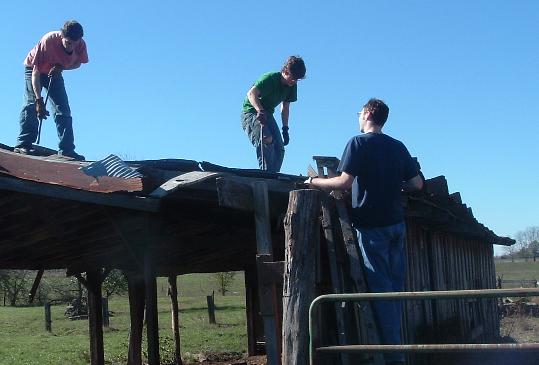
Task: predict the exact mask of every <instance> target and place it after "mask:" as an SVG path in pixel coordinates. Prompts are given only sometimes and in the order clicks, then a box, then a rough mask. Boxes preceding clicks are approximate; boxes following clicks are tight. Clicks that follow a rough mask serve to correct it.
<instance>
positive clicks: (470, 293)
mask: <svg viewBox="0 0 539 365" xmlns="http://www.w3.org/2000/svg"><path fill="white" fill-rule="evenodd" d="M531 296H539V289H524V288H519V289H478V290H444V291H424V292H390V293H353V294H326V295H321V296H319V297H317V298H315V299H314V300H313V301H312V303H311V306H310V308H309V358H310V364H311V365H314V358H315V356H314V355H315V351H317V352H324V353H352V352H355V353H357V352H382V353H385V352H465V351H475V350H479V351H481V350H482V351H500V350H534V351H538V350H539V343H526V344H428V345H425V344H420V345H341V346H327V347H318V348H316V349H315V348H314V343H313V342H314V341H313V335H314V332H315V325H314V320H313V318H314V316H313V314H314V310H315V308H316V307H317V306H318V305H320V304H321V303H324V302H358V301H371V300H394V299H400V300H410V299H414V300H418V299H420V300H426V299H462V298H499V297H531Z"/></svg>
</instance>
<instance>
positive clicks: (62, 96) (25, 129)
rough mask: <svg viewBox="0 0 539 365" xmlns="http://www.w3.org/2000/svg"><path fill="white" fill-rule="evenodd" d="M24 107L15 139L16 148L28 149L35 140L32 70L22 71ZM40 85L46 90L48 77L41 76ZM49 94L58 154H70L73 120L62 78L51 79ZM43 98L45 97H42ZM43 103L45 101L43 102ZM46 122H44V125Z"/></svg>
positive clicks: (35, 125) (29, 68)
mask: <svg viewBox="0 0 539 365" xmlns="http://www.w3.org/2000/svg"><path fill="white" fill-rule="evenodd" d="M24 80H25V90H24V107H23V108H22V111H21V117H20V125H21V132H20V134H19V137H18V138H17V145H16V147H26V148H29V147H30V146H31V145H32V143H33V142H34V141H35V140H36V138H37V129H38V123H39V121H38V119H37V113H36V105H35V104H36V95H35V94H34V89H33V88H32V68H31V67H25V69H24ZM41 85H42V87H44V88H47V87H48V85H49V77H48V76H47V75H45V74H41ZM48 92H49V101H50V105H51V106H52V115H53V116H54V122H55V123H56V132H57V133H58V138H59V139H60V142H59V143H58V152H60V153H70V152H73V151H74V150H75V145H74V144H73V141H74V137H73V120H72V118H71V109H70V108H69V101H68V99H67V94H66V89H65V86H64V78H63V77H62V76H61V75H59V76H56V77H54V78H53V80H52V83H51V87H50V90H48ZM44 98H45V97H44ZM43 101H45V100H43ZM45 122H46V121H44V123H45Z"/></svg>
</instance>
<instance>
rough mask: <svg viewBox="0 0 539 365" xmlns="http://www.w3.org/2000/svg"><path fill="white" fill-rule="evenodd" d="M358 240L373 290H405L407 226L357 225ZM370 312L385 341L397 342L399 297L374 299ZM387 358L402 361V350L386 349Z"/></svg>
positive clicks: (370, 288) (399, 333) (369, 283)
mask: <svg viewBox="0 0 539 365" xmlns="http://www.w3.org/2000/svg"><path fill="white" fill-rule="evenodd" d="M357 232H358V240H359V246H360V249H361V253H362V255H363V261H364V263H365V268H366V270H365V271H366V274H367V284H368V286H369V290H370V291H371V292H374V293H383V292H399V291H403V290H404V282H405V278H406V255H405V252H404V247H405V242H406V226H405V224H404V222H400V223H397V224H394V225H391V226H386V227H376V228H358V229H357ZM372 303H373V312H374V316H375V318H376V321H377V323H378V326H379V329H380V337H381V338H380V340H381V341H382V344H384V345H400V344H401V343H402V338H401V318H402V307H403V303H402V301H399V300H375V301H373V302H372ZM384 357H385V359H386V361H404V354H403V353H398V352H395V353H387V354H385V356H384Z"/></svg>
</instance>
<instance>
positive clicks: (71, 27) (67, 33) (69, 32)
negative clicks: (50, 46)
mask: <svg viewBox="0 0 539 365" xmlns="http://www.w3.org/2000/svg"><path fill="white" fill-rule="evenodd" d="M60 32H62V37H64V38H69V39H71V40H72V41H78V40H79V39H81V38H82V37H83V36H84V30H83V29H82V25H80V23H79V22H77V21H76V20H68V21H67V22H65V24H64V26H63V27H62V29H60Z"/></svg>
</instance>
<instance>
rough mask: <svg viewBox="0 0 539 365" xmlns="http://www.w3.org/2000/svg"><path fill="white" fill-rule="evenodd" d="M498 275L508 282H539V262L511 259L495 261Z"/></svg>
mask: <svg viewBox="0 0 539 365" xmlns="http://www.w3.org/2000/svg"><path fill="white" fill-rule="evenodd" d="M495 263H496V275H497V276H498V275H503V278H504V279H506V280H532V279H535V280H539V261H537V262H533V261H532V260H529V261H524V260H516V261H515V262H512V261H511V260H510V259H505V260H499V259H497V260H495Z"/></svg>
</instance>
